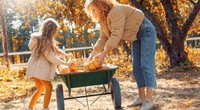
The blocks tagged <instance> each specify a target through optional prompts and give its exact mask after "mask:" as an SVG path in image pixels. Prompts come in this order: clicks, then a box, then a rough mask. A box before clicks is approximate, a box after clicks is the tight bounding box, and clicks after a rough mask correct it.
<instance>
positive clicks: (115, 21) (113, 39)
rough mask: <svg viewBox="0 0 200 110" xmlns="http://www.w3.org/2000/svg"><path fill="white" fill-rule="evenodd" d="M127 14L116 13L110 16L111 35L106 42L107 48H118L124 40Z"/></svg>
mask: <svg viewBox="0 0 200 110" xmlns="http://www.w3.org/2000/svg"><path fill="white" fill-rule="evenodd" d="M125 20H126V19H125V16H124V15H123V14H122V13H117V12H116V13H115V14H113V15H112V16H111V17H110V22H111V35H110V38H109V39H108V41H107V42H106V44H105V48H116V47H118V45H119V43H120V41H121V40H122V39H121V38H122V35H123V32H124V24H125Z"/></svg>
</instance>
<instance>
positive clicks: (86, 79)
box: [58, 64, 118, 90]
mask: <svg viewBox="0 0 200 110" xmlns="http://www.w3.org/2000/svg"><path fill="white" fill-rule="evenodd" d="M117 68H118V67H117V66H115V65H112V64H107V65H103V66H102V68H101V69H99V70H92V71H86V72H71V73H66V74H58V75H59V76H60V77H61V78H62V80H63V82H64V83H65V85H66V86H67V88H68V89H69V90H70V89H71V88H75V87H84V86H92V85H100V84H108V83H109V82H110V81H111V79H112V77H113V75H114V73H115V71H116V69H117Z"/></svg>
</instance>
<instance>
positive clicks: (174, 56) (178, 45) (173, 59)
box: [168, 36, 188, 67]
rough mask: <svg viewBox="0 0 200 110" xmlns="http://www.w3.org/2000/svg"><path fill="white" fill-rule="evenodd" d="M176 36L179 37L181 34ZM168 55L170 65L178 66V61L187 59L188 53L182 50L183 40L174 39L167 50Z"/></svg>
mask: <svg viewBox="0 0 200 110" xmlns="http://www.w3.org/2000/svg"><path fill="white" fill-rule="evenodd" d="M177 37H178V38H180V37H181V36H177ZM168 56H169V58H170V64H171V66H172V67H175V66H180V63H184V62H186V61H188V55H187V53H186V52H185V50H184V41H183V40H174V41H173V42H172V50H171V52H169V54H168Z"/></svg>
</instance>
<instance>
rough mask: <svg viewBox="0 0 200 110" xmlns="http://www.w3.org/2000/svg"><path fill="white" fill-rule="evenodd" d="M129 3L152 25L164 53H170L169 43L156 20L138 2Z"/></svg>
mask: <svg viewBox="0 0 200 110" xmlns="http://www.w3.org/2000/svg"><path fill="white" fill-rule="evenodd" d="M131 2H132V3H133V4H134V6H135V7H136V8H138V9H140V10H142V11H143V12H144V14H145V16H146V17H147V18H148V19H149V20H150V21H151V22H152V23H153V25H154V26H155V28H156V31H157V34H158V36H157V37H158V39H159V41H160V43H161V44H162V46H163V48H164V49H165V51H166V52H167V54H168V52H170V51H171V45H170V43H169V41H168V40H167V37H166V35H165V33H164V31H163V29H162V27H161V26H160V25H159V24H158V22H157V21H156V18H155V17H154V15H153V14H152V13H150V12H149V11H148V10H147V9H146V8H144V7H143V6H142V5H141V4H140V3H139V2H137V0H131Z"/></svg>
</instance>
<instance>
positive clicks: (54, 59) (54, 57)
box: [44, 47, 69, 65]
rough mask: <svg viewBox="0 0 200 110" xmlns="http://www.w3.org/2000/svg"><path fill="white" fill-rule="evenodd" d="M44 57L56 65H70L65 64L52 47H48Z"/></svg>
mask: <svg viewBox="0 0 200 110" xmlns="http://www.w3.org/2000/svg"><path fill="white" fill-rule="evenodd" d="M44 56H45V57H46V58H47V60H48V61H49V62H51V63H53V64H55V65H69V63H68V62H65V61H63V60H61V59H60V58H59V57H58V56H57V55H56V54H55V53H54V52H53V49H52V48H51V47H48V48H47V49H46V50H45V51H44Z"/></svg>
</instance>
